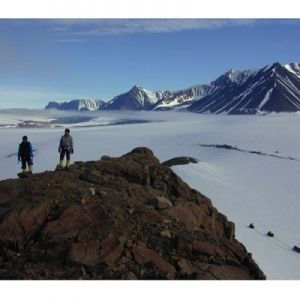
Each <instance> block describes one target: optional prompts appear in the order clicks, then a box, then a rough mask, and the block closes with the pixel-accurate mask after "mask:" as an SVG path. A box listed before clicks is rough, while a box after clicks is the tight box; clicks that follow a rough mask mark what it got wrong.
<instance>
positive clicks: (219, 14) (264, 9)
mask: <svg viewBox="0 0 300 300" xmlns="http://www.w3.org/2000/svg"><path fill="white" fill-rule="evenodd" d="M0 2H1V3H0V4H1V6H0V7H1V9H0V18H153V17H155V18H299V17H300V13H299V5H298V4H297V3H298V1H296V0H280V1H279V0H206V1H203V0H160V1H157V0H156V1H154V0H151V1H150V0H147V1H145V0H106V1H105V0H6V1H3V0H0Z"/></svg>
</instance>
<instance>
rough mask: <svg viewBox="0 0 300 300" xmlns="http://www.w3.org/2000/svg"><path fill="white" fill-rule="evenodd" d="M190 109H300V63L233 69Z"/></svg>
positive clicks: (233, 111) (232, 111)
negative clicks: (255, 68)
mask: <svg viewBox="0 0 300 300" xmlns="http://www.w3.org/2000/svg"><path fill="white" fill-rule="evenodd" d="M188 110H190V111H193V112H199V113H216V114H219V113H222V114H256V113H258V114H259V113H269V112H295V111H299V110H300V67H299V65H298V64H288V65H281V64H279V63H274V64H272V65H268V66H266V67H264V68H262V69H259V70H257V71H244V72H238V71H233V70H231V71H229V72H227V73H225V74H224V75H222V76H221V77H219V78H218V79H217V80H215V81H213V82H212V83H211V89H210V91H209V92H208V94H207V95H206V96H205V97H202V98H201V99H199V100H198V101H196V102H195V103H193V104H192V105H191V106H190V107H189V108H188Z"/></svg>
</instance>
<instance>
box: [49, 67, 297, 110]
mask: <svg viewBox="0 0 300 300" xmlns="http://www.w3.org/2000/svg"><path fill="white" fill-rule="evenodd" d="M46 109H61V110H76V111H82V110H89V111H95V110H170V109H182V110H188V111H192V112H198V113H214V114H221V113H222V114H264V113H270V112H296V111H300V64H298V63H291V64H285V65H283V64H280V63H278V62H276V63H273V64H271V65H267V66H265V67H263V68H261V69H256V70H244V71H236V70H229V71H228V72H226V73H224V74H223V75H221V76H220V77H218V78H217V79H216V80H214V81H211V82H209V83H207V84H198V85H193V86H191V87H189V88H187V89H182V90H177V91H168V90H166V91H154V92H153V91H150V90H147V89H145V88H143V87H140V86H137V85H135V86H134V87H133V88H132V89H131V90H130V91H128V92H126V93H123V94H121V95H118V96H116V97H114V98H113V99H111V100H110V101H108V102H104V101H102V100H89V99H85V100H80V99H79V100H72V101H70V102H49V104H48V105H47V106H46Z"/></svg>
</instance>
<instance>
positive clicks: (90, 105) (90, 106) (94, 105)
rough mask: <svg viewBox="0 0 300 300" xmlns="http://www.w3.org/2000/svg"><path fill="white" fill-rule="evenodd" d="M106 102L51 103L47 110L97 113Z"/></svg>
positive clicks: (78, 100) (79, 100) (86, 100)
mask: <svg viewBox="0 0 300 300" xmlns="http://www.w3.org/2000/svg"><path fill="white" fill-rule="evenodd" d="M104 103H105V102H104V101H102V100H90V99H75V100H71V101H59V102H56V101H51V102H49V103H48V105H47V106H46V107H45V109H59V110H72V111H95V110H99V109H100V108H101V106H102V105H103V104H104Z"/></svg>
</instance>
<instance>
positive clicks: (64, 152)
mask: <svg viewBox="0 0 300 300" xmlns="http://www.w3.org/2000/svg"><path fill="white" fill-rule="evenodd" d="M58 152H59V153H60V163H59V165H60V167H61V168H63V167H64V157H65V156H66V157H67V163H66V168H69V166H70V164H71V153H74V147H73V139H72V137H71V135H70V129H68V128H66V129H65V134H64V135H63V136H62V137H61V139H60V142H59V147H58Z"/></svg>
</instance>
